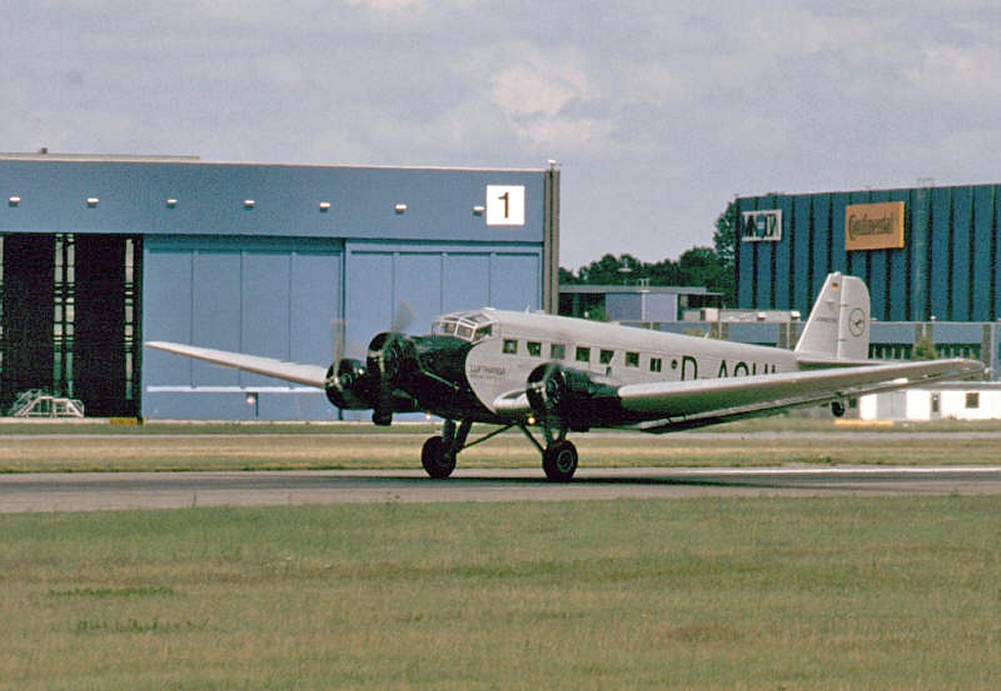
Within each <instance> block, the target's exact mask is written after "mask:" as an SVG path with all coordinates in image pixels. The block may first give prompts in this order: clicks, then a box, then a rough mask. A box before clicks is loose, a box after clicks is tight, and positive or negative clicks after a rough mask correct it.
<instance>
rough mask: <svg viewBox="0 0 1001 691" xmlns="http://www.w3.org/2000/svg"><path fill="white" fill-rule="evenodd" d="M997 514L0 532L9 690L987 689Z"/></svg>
mask: <svg viewBox="0 0 1001 691" xmlns="http://www.w3.org/2000/svg"><path fill="white" fill-rule="evenodd" d="M998 509H999V506H998V502H997V499H996V498H990V497H987V498H962V497H941V498H880V499H869V498H825V499H753V500H748V499H711V498H705V499H692V500H677V501H647V502H627V501H619V502H608V503H566V504H494V505H400V504H392V503H390V504H382V505H365V506H328V507H315V508H314V507H283V508H275V509H247V510H244V509H190V510H180V511H170V512H152V511H149V512H122V513H94V514H50V515H8V516H0V535H2V536H3V539H2V540H0V618H2V621H0V624H2V625H0V687H2V688H4V689H7V688H13V689H293V688H294V689H319V688H358V689H387V688H389V689H392V688H427V689H431V688H434V689H492V688H497V689H543V688H546V689H607V688H683V689H716V688H718V689H741V688H750V689H758V688H764V689H780V688H781V689H849V688H850V689H859V688H880V689H894V688H899V689H948V688H956V689H959V688H962V689H996V688H999V687H1001V511H999V510H998Z"/></svg>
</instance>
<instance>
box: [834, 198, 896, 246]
mask: <svg viewBox="0 0 1001 691" xmlns="http://www.w3.org/2000/svg"><path fill="white" fill-rule="evenodd" d="M903 246H904V203H903V202H884V203H882V204H853V205H851V206H848V207H845V249H846V250H849V251H851V250H887V249H901V248H902V247H903Z"/></svg>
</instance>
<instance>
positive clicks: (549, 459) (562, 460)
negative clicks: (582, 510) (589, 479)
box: [520, 423, 577, 482]
mask: <svg viewBox="0 0 1001 691" xmlns="http://www.w3.org/2000/svg"><path fill="white" fill-rule="evenodd" d="M520 427H521V431H522V432H523V433H524V434H525V436H526V437H528V440H529V441H530V442H532V443H533V444H534V445H535V448H537V449H538V450H539V452H540V453H541V454H542V470H543V471H545V473H546V479H547V480H549V481H550V482H570V478H572V477H573V474H574V473H575V472H576V471H577V447H576V446H574V445H573V442H570V441H567V428H566V426H564V425H559V426H557V427H555V428H554V427H553V426H552V425H550V424H547V423H543V425H542V433H543V435H544V436H545V438H546V445H545V446H542V444H540V443H539V442H538V441H536V439H535V437H533V436H532V433H531V432H530V431H529V430H528V427H527V426H525V425H520Z"/></svg>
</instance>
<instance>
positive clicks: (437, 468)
mask: <svg viewBox="0 0 1001 691" xmlns="http://www.w3.org/2000/svg"><path fill="white" fill-rule="evenodd" d="M514 426H515V425H507V426H506V427H500V428H498V429H495V430H494V431H492V432H490V433H489V434H487V435H486V436H483V437H480V438H479V439H476V440H475V441H472V442H468V443H467V441H466V440H467V439H468V438H469V431H470V429H472V427H473V423H472V422H470V421H469V420H463V421H461V422H459V424H458V425H456V423H455V421H454V420H445V424H444V425H443V426H442V429H441V436H437V437H431V438H429V439H428V440H427V441H425V442H424V448H423V449H422V450H421V464H422V465H423V466H424V470H425V472H427V474H428V475H429V476H430V477H431V478H433V479H435V480H444V479H445V478H447V477H448V476H450V475H451V474H452V471H454V470H455V459H456V456H458V455H459V452H460V451H462V450H463V449H464V448H466V447H467V446H474V445H476V444H480V443H482V442H485V441H487V440H488V439H492V438H493V437H495V436H497V435H498V434H501V433H502V432H506V431H507V430H509V429H511V428H512V427H514ZM518 428H519V429H520V430H521V431H522V432H523V433H524V434H525V436H526V437H528V440H529V441H530V442H532V444H533V445H534V446H535V448H537V449H538V450H539V453H541V454H542V469H543V470H544V471H545V473H546V478H547V479H548V480H549V481H550V482H569V481H570V478H572V477H573V474H574V473H575V472H576V471H577V447H575V446H574V445H573V444H572V443H571V442H569V441H567V438H566V436H567V428H566V427H565V426H563V425H559V426H556V427H554V426H552V425H549V424H544V425H543V426H542V431H543V434H544V436H545V438H546V445H545V446H543V445H542V444H540V443H539V442H538V441H537V440H536V438H535V437H534V436H532V433H531V432H530V431H529V429H528V425H526V424H525V423H520V424H518Z"/></svg>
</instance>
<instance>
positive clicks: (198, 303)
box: [0, 154, 559, 420]
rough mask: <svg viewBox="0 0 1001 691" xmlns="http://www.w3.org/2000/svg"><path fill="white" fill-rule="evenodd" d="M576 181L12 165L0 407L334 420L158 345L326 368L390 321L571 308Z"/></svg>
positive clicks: (271, 168) (0, 173) (34, 157)
mask: <svg viewBox="0 0 1001 691" xmlns="http://www.w3.org/2000/svg"><path fill="white" fill-rule="evenodd" d="M558 242H559V169H558V167H557V166H556V165H555V164H553V165H551V166H550V167H548V168H540V169H537V170H486V169H483V170H481V169H444V168H401V167H354V166H306V165H273V164H228V163H207V162H202V161H200V160H198V159H197V158H187V157H153V158H146V157H103V156H65V155H55V154H30V155H19V154H5V155H0V257H2V261H0V310H2V314H0V329H2V331H0V407H2V408H3V409H4V410H6V407H7V406H8V405H10V403H11V402H12V401H13V400H14V399H15V397H16V396H17V395H18V394H19V393H20V392H22V391H25V390H28V389H43V390H46V391H48V392H50V393H54V394H57V395H64V396H69V397H73V398H77V399H80V400H82V401H83V403H84V405H85V406H86V410H87V414H88V416H96V417H113V416H114V417H117V416H140V415H141V416H145V417H149V418H161V419H236V420H240V419H254V418H260V419H266V420H329V419H333V418H336V416H337V414H338V412H337V411H336V409H334V408H332V407H331V406H330V405H329V403H328V402H327V401H326V398H325V396H324V395H323V393H322V392H320V391H313V390H307V389H301V388H298V387H295V386H288V385H285V384H282V383H281V382H276V381H274V380H269V379H266V378H263V377H258V376H254V375H248V374H243V373H238V372H234V371H230V370H223V369H220V368H217V367H212V366H208V365H205V364H202V363H196V362H192V361H188V360H186V359H184V358H178V357H174V356H170V355H168V354H166V353H160V352H154V351H144V349H143V347H142V343H143V341H146V340H172V341H179V342H186V343H193V344H197V345H203V346H209V347H216V348H222V349H226V350H238V351H244V352H249V353H254V354H260V355H267V356H272V357H280V358H284V359H288V360H293V361H299V362H309V363H313V364H321V363H325V362H328V361H332V360H333V359H334V358H335V357H336V356H337V355H338V353H339V352H343V353H345V354H347V355H354V356H359V355H360V356H364V352H365V348H366V346H367V345H368V342H369V340H370V339H371V338H372V336H374V335H375V334H376V333H378V332H380V331H385V330H387V329H388V328H391V327H392V326H394V325H395V326H396V327H406V328H407V329H408V330H411V331H423V330H425V329H426V328H427V326H428V325H429V324H430V321H431V319H432V318H433V317H434V316H435V315H437V314H440V313H442V312H447V311H452V310H458V309H470V308H477V307H482V306H484V305H492V306H495V307H498V308H506V309H526V308H527V309H544V310H547V311H551V312H555V311H556V301H557V300H558V287H557V280H558V274H559V271H558V263H557V262H558Z"/></svg>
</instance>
